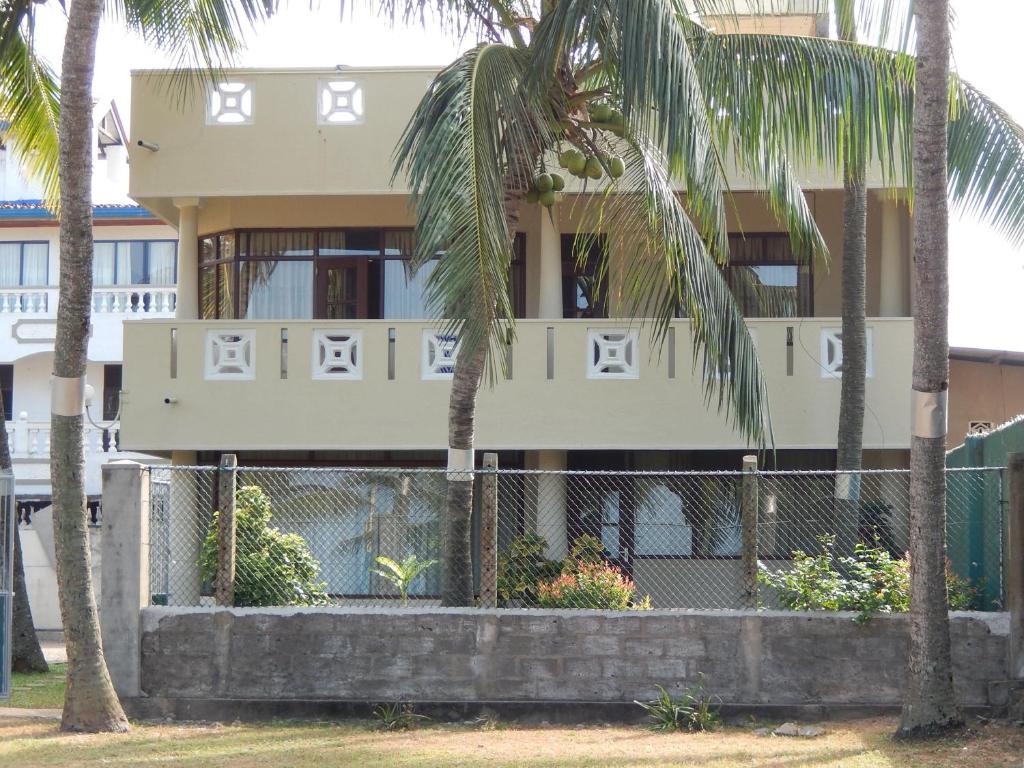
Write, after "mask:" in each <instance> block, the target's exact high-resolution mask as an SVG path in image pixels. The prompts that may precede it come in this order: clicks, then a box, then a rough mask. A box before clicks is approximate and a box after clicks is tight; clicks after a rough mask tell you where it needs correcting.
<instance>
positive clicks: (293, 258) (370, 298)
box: [199, 229, 525, 320]
mask: <svg viewBox="0 0 1024 768" xmlns="http://www.w3.org/2000/svg"><path fill="white" fill-rule="evenodd" d="M415 245H416V241H415V234H414V232H413V230H411V229H345V230H240V231H237V232H225V233H220V234H216V235H209V236H206V237H204V238H202V239H201V240H200V244H199V250H200V268H199V295H200V309H201V316H202V318H203V319H218V318H221V319H224V318H236V317H237V318H240V319H248V320H256V319H261V320H262V319H268V320H269V319H273V320H298V319H311V318H325V319H356V320H359V319H387V320H425V319H430V318H432V317H433V316H434V312H433V311H432V310H431V308H430V307H429V306H428V301H427V284H428V282H429V280H430V276H431V274H433V272H434V270H435V269H436V267H437V264H438V262H437V261H436V260H435V261H430V262H427V263H425V264H422V265H421V266H420V267H419V269H417V270H413V268H412V257H413V254H414V251H415ZM439 258H442V257H439ZM524 285H525V238H523V236H521V235H519V236H517V237H516V242H515V246H514V250H513V257H512V263H511V269H510V291H511V294H512V295H511V299H512V306H513V310H514V312H515V313H516V316H517V317H521V316H522V314H523V312H524V309H525V295H524Z"/></svg>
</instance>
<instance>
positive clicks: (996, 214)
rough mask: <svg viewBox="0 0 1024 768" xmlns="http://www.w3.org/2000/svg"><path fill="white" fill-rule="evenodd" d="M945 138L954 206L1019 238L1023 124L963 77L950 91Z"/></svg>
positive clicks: (1023, 224)
mask: <svg viewBox="0 0 1024 768" xmlns="http://www.w3.org/2000/svg"><path fill="white" fill-rule="evenodd" d="M948 143H949V149H948V153H949V192H950V197H951V198H952V200H953V205H954V207H955V208H957V209H959V210H960V211H962V212H964V213H967V214H969V215H971V216H975V217H977V218H978V219H980V220H982V221H985V222H987V223H989V224H991V225H992V227H993V228H994V229H996V230H997V231H998V232H1001V233H1002V234H1003V235H1004V236H1005V237H1006V238H1007V239H1009V240H1010V241H1011V242H1012V243H1013V244H1014V245H1017V246H1020V245H1022V244H1024V127H1021V126H1020V125H1019V124H1018V123H1017V122H1015V121H1014V120H1013V119H1012V118H1011V117H1010V116H1009V115H1008V114H1007V113H1006V111H1005V110H1004V109H1003V108H1002V107H1000V106H999V105H998V104H996V103H995V102H993V101H992V100H991V99H989V98H988V97H987V96H985V94H983V93H981V91H979V90H977V89H976V88H974V87H973V86H971V85H970V84H968V83H963V84H962V87H961V88H959V89H956V90H955V91H954V101H953V103H952V106H951V115H950V121H949V142H948Z"/></svg>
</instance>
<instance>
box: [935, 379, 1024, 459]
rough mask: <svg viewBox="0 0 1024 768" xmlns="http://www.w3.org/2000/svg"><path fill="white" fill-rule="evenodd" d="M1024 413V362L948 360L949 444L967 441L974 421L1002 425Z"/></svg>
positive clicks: (952, 445)
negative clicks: (1009, 363) (969, 427)
mask: <svg viewBox="0 0 1024 768" xmlns="http://www.w3.org/2000/svg"><path fill="white" fill-rule="evenodd" d="M1022 413H1024V364H1022V365H1007V364H1003V363H998V362H989V361H982V360H957V359H950V361H949V433H948V434H947V436H946V447H947V448H955V447H956V446H958V445H960V443H962V442H963V441H964V436H965V435H966V434H967V429H968V424H969V422H971V421H990V422H992V424H993V425H994V426H999V425H1000V424H1003V423H1004V422H1007V421H1009V420H1010V419H1012V418H1014V417H1016V416H1019V415H1020V414H1022Z"/></svg>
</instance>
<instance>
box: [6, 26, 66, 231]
mask: <svg viewBox="0 0 1024 768" xmlns="http://www.w3.org/2000/svg"><path fill="white" fill-rule="evenodd" d="M59 112H60V102H59V98H58V87H57V81H56V77H55V75H54V73H53V70H51V69H50V67H49V66H48V65H47V64H46V62H45V61H43V60H42V59H40V58H39V57H38V56H37V55H36V52H35V51H34V50H32V48H31V47H30V46H29V44H28V42H27V41H26V40H25V38H23V37H22V36H20V35H19V34H14V35H11V36H8V37H4V38H0V115H2V116H3V118H4V120H6V121H7V123H8V126H7V128H6V130H5V131H4V133H5V135H6V136H7V137H9V138H10V139H11V144H12V152H13V156H14V159H15V160H16V161H17V163H18V167H19V168H21V169H22V171H23V172H24V173H25V174H26V175H27V176H28V177H29V178H32V179H35V180H37V181H39V182H40V183H41V184H42V186H43V197H44V199H45V201H46V206H47V207H48V208H49V209H50V210H51V211H53V212H54V213H56V212H57V209H58V206H59V201H60V190H59V180H58V173H57V171H58V142H57V115H58V114H59Z"/></svg>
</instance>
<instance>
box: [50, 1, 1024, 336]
mask: <svg viewBox="0 0 1024 768" xmlns="http://www.w3.org/2000/svg"><path fill="white" fill-rule="evenodd" d="M908 2H909V0H908ZM951 4H952V7H953V11H954V14H955V16H956V20H955V25H954V29H953V58H954V66H955V67H956V69H957V71H958V72H959V73H960V74H961V76H962V77H964V78H966V79H967V80H969V81H970V82H971V83H972V84H974V85H975V86H976V87H978V88H980V89H981V90H982V91H984V92H985V93H986V94H987V95H989V96H990V97H992V98H993V99H995V100H996V102H998V103H999V104H1000V105H1002V106H1003V107H1004V108H1005V109H1006V110H1008V111H1009V113H1010V114H1011V115H1012V116H1013V117H1014V119H1016V120H1017V121H1018V122H1021V123H1024V87H1022V83H1021V74H1020V73H1021V71H1022V67H1021V66H1020V65H1021V63H1024V50H1022V48H1021V43H1020V36H1019V35H1020V29H1021V28H1022V27H1024V2H1021V0H951ZM349 5H350V6H355V8H354V9H353V10H351V11H350V12H349V13H348V14H347V15H346V16H345V17H344V19H343V18H342V17H341V14H340V12H339V10H338V9H339V4H338V2H337V0H324V2H321V3H320V4H319V6H316V7H313V8H311V7H310V3H309V1H308V0H301V1H300V2H292V3H290V4H289V5H288V6H286V8H285V9H284V10H283V11H282V12H281V13H280V14H279V15H278V16H277V17H276V18H274V19H273V20H271V21H270V22H268V23H266V24H265V25H263V26H261V27H260V29H259V32H258V34H255V35H253V36H251V38H250V40H249V45H248V48H247V50H246V51H245V52H244V53H243V54H242V55H241V56H240V58H239V60H238V61H237V64H238V65H239V66H251V67H275V66H279V67H322V66H329V67H333V66H335V65H337V64H346V65H350V66H383V65H419V64H422V65H440V64H445V63H447V62H449V61H451V60H452V58H453V57H454V56H455V55H456V54H457V53H458V52H459V51H460V50H462V49H464V48H465V47H468V45H469V44H470V42H471V41H458V40H454V39H452V38H451V37H448V36H446V35H445V34H443V33H441V32H440V31H438V30H435V29H429V28H428V29H423V28H421V27H418V26H417V27H413V28H407V29H392V28H390V27H389V26H388V25H387V24H386V23H385V22H383V21H382V20H380V19H377V18H376V17H374V16H373V15H372V14H370V12H369V11H367V10H365V9H363V8H362V7H361V6H362V5H363V4H362V3H349ZM37 8H39V9H40V10H39V11H38V20H37V26H36V45H37V47H38V50H39V51H40V53H42V55H44V56H45V57H47V58H48V59H49V60H50V62H51V63H52V64H53V65H54V66H55V68H56V67H57V64H59V61H60V52H61V46H62V43H63V35H64V29H65V26H66V25H65V23H64V17H63V12H62V11H61V10H60V8H59V4H57V3H52V2H51V3H44V4H40V5H38V6H37ZM169 63H170V62H169V61H168V59H167V58H166V57H165V56H164V55H163V54H161V53H160V52H157V51H154V50H151V49H149V48H147V46H146V45H145V44H144V43H143V42H142V41H141V40H138V39H136V38H133V37H132V36H130V35H127V34H126V33H125V32H124V31H122V30H121V29H120V28H119V26H118V25H117V24H116V23H113V22H105V23H104V25H103V27H102V29H101V34H100V42H99V47H98V51H97V62H96V78H95V83H96V85H95V89H94V91H95V96H96V97H97V98H114V99H116V101H117V103H118V106H119V108H120V112H121V114H122V115H124V117H125V119H126V120H127V119H128V115H129V110H130V107H129V101H130V98H129V97H130V71H131V70H132V69H145V68H151V67H152V68H157V67H164V66H168V65H169ZM949 341H950V345H952V346H966V347H981V348H987V349H1010V350H1019V351H1024V248H1014V247H1013V246H1012V245H1011V244H1010V243H1008V242H1007V241H1006V239H1005V238H1003V237H1002V236H1001V235H999V234H997V233H995V232H993V231H992V230H991V229H990V228H989V227H987V226H985V225H983V224H979V223H977V222H974V221H972V220H969V219H968V220H964V219H962V218H960V217H958V216H956V215H955V214H954V215H953V218H952V222H951V226H950V334H949Z"/></svg>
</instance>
